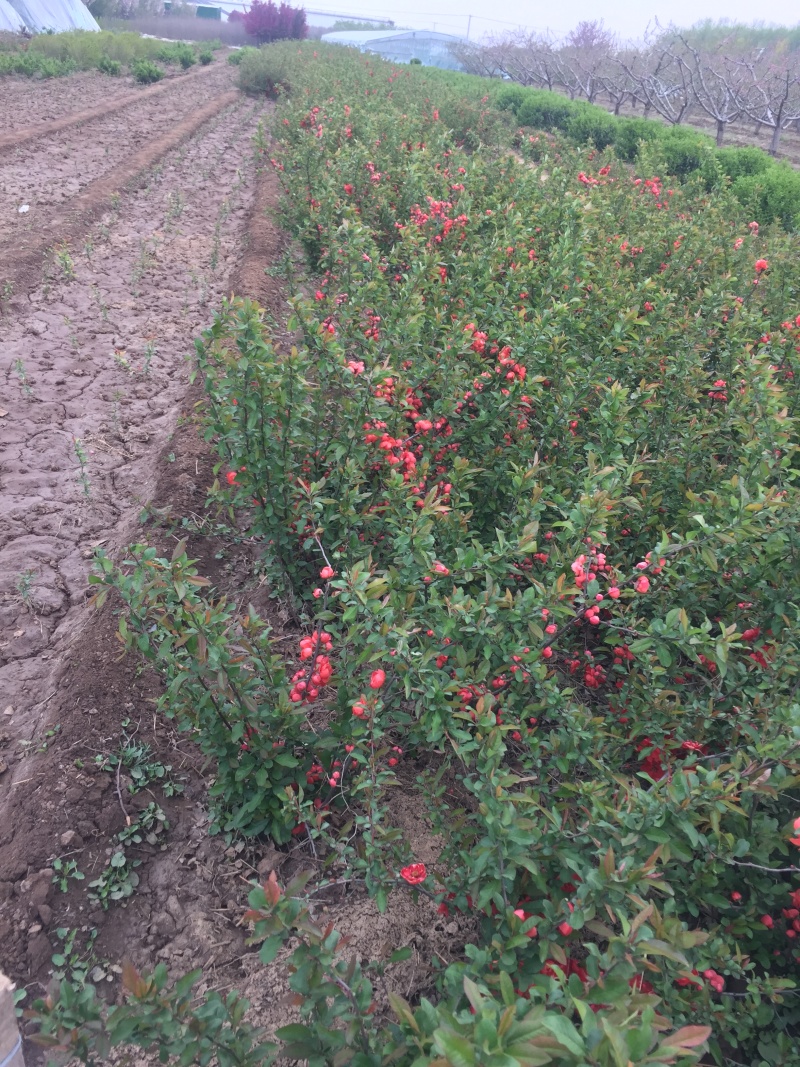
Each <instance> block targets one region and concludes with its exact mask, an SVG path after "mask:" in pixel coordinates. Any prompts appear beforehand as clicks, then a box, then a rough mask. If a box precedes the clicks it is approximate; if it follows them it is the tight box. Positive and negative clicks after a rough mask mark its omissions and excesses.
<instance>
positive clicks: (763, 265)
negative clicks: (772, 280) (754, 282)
mask: <svg viewBox="0 0 800 1067" xmlns="http://www.w3.org/2000/svg"><path fill="white" fill-rule="evenodd" d="M755 267H756V274H761V272H762V271H765V270H766V269H767V267H769V263H767V261H766V260H765V259H757V260H756V263H755Z"/></svg>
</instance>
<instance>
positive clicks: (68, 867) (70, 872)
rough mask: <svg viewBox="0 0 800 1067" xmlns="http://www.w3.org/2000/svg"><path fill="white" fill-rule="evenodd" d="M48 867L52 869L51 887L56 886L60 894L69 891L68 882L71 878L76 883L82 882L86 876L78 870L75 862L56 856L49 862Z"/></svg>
mask: <svg viewBox="0 0 800 1067" xmlns="http://www.w3.org/2000/svg"><path fill="white" fill-rule="evenodd" d="M50 866H51V867H52V868H53V871H54V874H53V885H57V886H58V888H59V889H60V890H61V892H62V893H66V892H67V890H68V889H69V880H70V878H72V879H73V880H74V881H76V882H82V881H83V880H84V878H85V877H86V875H85V874H84V873H83V872H82V871H79V870H78V861H77V860H64V859H62V858H61V857H60V856H56V858H55V859H54V860H52V861H51V863H50Z"/></svg>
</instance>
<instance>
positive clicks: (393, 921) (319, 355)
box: [0, 43, 800, 1067]
mask: <svg viewBox="0 0 800 1067" xmlns="http://www.w3.org/2000/svg"><path fill="white" fill-rule="evenodd" d="M186 77H188V76H186ZM233 77H234V75H233V70H232V68H231V67H229V66H225V67H223V66H221V65H219V66H218V65H212V66H211V67H210V68H209V70H208V72H207V74H205V75H203V76H202V77H201V76H200V75H198V76H197V78H198V81H197V83H196V84H197V85H198V86H201V85H202V86H204V87H205V89H206V91H207V93H208V96H207V107H208V108H209V109H211V108H213V107H214V106H216V108H217V112H216V114H215V115H213V116H211V115H209V116H205V114H204V113H203V114H201V110H202V109H201V108H196V107H194V106H193V105H189V104H182V103H181V101H182V100H186V99H187V98H186V97H185V96H183V95H182V94H181V90H180V88H179V86H180V84H181V83H180V81H179V82H177V83H176V86H175V88H174V90H172V89H171V90H170V92H171V93H172V92H173V91H174V93H175V96H174V97H173V96H170V97H169V99H170V100H174V106H173V107H172V108H171V109H170V116H171V119H172V122H173V123H174V127H175V129H179V130H180V129H182V124H183V123H190V122H192V116H194V122H195V123H196V124H198V125H197V128H196V129H192V130H191V131H189V130H187V131H186V132H185V133H183V132H181V133H180V142H179V144H178V145H175V146H171V147H170V146H165V147H164V148H163V153H164V154H163V155H162V156H161V157H159V160H158V161H157V162H156V161H151V162H150V163H148V164H147V167H148V168H149V169H148V170H147V172H146V176H145V175H144V174H143V176H142V178H141V179H140V181H139V183H138V187H137V188H136V189H133V190H130V191H129V192H127V193H126V194H125V195H124V196H122V197H120V196H119V195H116V194H113V193H111V191H110V186H109V187H107V186H108V182H109V181H110V179H109V178H108V175H109V174H112V175H113V174H115V173H116V170H117V169H118V168H119V167H121V166H124V164H125V160H126V159H128V160H130V159H133V158H134V157H136V158H138V156H137V152H142V151H145V150H146V149H147V147H148V145H147V144H143V145H141V146H137V144H136V136H137V135H136V131H137V130H141V131H146V130H147V129H148V127H149V124H152V122H153V121H154V119H153V118H152V117H150V116H151V115H152V114H153V113H156V114H163V109H164V107H165V103H164V101H165V100H166V99H167V98H166V97H150V98H145V99H143V100H142V101H141V102H140V103H139V104H136V105H125V107H126V108H127V107H131V122H130V124H129V125H130V130H131V133H130V142H127V141H126V142H125V143H124V144H121V145H118V144H117V143H116V142H115V141H114V139H113V136H112V134H111V133H109V134H108V135H107V140H105V141H102V136H104V135H103V134H102V131H103V130H106V129H108V130H110V131H113V129H114V126H113V117H102V118H101V117H98V118H97V120H93V121H96V123H97V130H98V136H97V139H96V140H95V139H90V138H85V137H84V136H83V131H85V129H88V127H84V126H83V125H81V126H80V127H79V129H80V131H81V136H78V135H77V133H76V132H75V131H73V129H72V128H71V127H70V128H69V129H66V128H65V129H63V130H61V131H59V132H56V133H54V134H53V135H52V136H53V138H55V139H56V140H54V141H53V145H54V150H53V152H52V156H53V157H55V158H54V160H53V162H56V161H58V166H66V165H67V163H68V161H69V159H70V158H72V157H73V156H74V157H75V158H78V157H79V158H80V160H81V164H80V168H79V171H80V176H79V177H76V178H75V182H76V184H75V185H74V186H71V187H70V189H71V192H70V197H71V198H72V199H71V200H70V201H68V203H74V202H75V201H77V200H78V199H79V198H80V197H85V196H87V195H90V191H91V189H92V187H93V185H95V183H97V184H96V185H95V188H97V189H99V190H100V194H98V200H97V203H98V208H97V209H95V208H94V207H83V208H81V210H80V211H77V212H76V211H73V213H72V214H71V215H69V216H68V217H67V218H66V220H65V223H64V225H65V237H64V241H63V242H59V243H58V244H57V245H55V246H53V248H52V251H51V252H50V253H49V254H48V256H46V257H45V263H46V269H45V273H44V276H43V277H34V274H35V272H36V269H37V268H36V266H35V263H36V252H35V250H36V249H37V248H38V247H39V246H38V245H37V243H36V238H35V234H33V235H31V236H30V237H25V236H20V237H15V233H16V232H17V231H15V229H14V224H15V219H14V218H13V216H12V215H11V214H10V213H9V215H8V217H7V218H5V217H4V218H2V219H0V226H3V227H5V229H3V230H0V240H2V241H4V242H5V247H6V248H7V249H9V250H11V249H12V247H19V249H20V250H21V251H20V253H19V264H20V265H19V268H18V270H17V272H16V275H15V280H14V282H13V285H12V287H11V290H10V291H9V292H8V294H7V299H6V306H5V312H6V316H5V317H4V318H3V319H2V320H0V323H2V329H3V330H4V334H5V336H4V341H5V344H4V348H3V355H2V359H3V360H4V361H5V365H4V367H3V373H4V382H5V383H6V393H7V395H8V397H9V400H8V401H5V400H4V402H3V405H2V407H3V414H2V416H1V417H0V441H3V443H4V445H5V446H6V455H10V456H11V461H10V462H8V463H7V464H6V466H5V468H4V469H3V481H2V483H0V491H2V493H3V494H4V499H3V500H2V501H0V507H1V508H2V509H3V511H4V513H6V514H8V515H9V516H10V517H11V524H10V526H9V530H10V533H9V534H4V535H3V536H4V537H5V540H4V541H3V542H0V565H1V566H2V572H1V573H2V578H1V580H2V582H3V583H4V585H3V587H2V588H3V596H4V599H3V601H2V611H3V616H2V617H3V622H4V630H5V631H7V632H10V633H11V634H13V638H12V640H10V641H7V640H6V639H5V638H4V642H5V644H4V647H3V649H2V653H3V655H4V656H5V657H6V662H5V664H4V665H3V666H0V681H2V684H3V685H4V688H5V690H6V691H7V692H8V693H10V694H11V696H10V697H9V698H8V707H7V708H6V709H5V715H4V719H3V722H2V724H0V727H2V736H3V740H4V743H5V748H4V749H3V750H2V753H3V760H4V770H3V772H2V774H0V788H2V789H3V791H4V793H5V801H4V804H5V806H4V809H3V812H2V815H0V820H1V821H0V870H2V871H3V875H2V876H1V877H2V881H0V909H2V910H0V944H2V946H3V953H4V956H3V959H2V963H3V966H4V967H5V969H7V970H8V971H9V972H10V973H11V974H12V977H13V978H14V979H15V980H17V981H18V983H20V985H22V986H24V987H25V988H26V989H27V994H26V997H25V999H24V1000H23V1001H22V1004H21V1006H22V1007H23V1008H24V1009H26V1012H25V1021H24V1024H23V1025H24V1026H25V1028H26V1030H25V1032H26V1036H27V1037H28V1039H30V1040H32V1039H33V1038H34V1037H36V1035H37V1034H38V1041H39V1043H40V1044H41V1043H42V1042H43V1043H45V1044H49V1045H50V1046H51V1049H52V1050H53V1051H51V1052H50V1053H49V1055H56V1056H60V1057H61V1058H62V1059H68V1058H69V1056H77V1057H78V1059H79V1060H80V1061H81V1062H84V1063H95V1062H96V1063H105V1062H118V1061H119V1062H121V1058H125V1057H126V1056H128V1055H130V1056H133V1057H134V1061H135V1062H141V1063H155V1062H157V1061H158V1052H157V1051H156V1050H159V1051H160V1056H161V1062H165V1061H169V1062H174V1063H183V1064H191V1063H198V1064H201V1063H209V1062H216V1063H219V1064H220V1065H221V1067H224V1065H228V1064H240V1065H253V1067H255V1065H256V1064H265V1063H271V1062H287V1061H289V1060H300V1061H306V1062H308V1063H309V1064H310V1065H312V1067H322V1065H324V1064H334V1065H337V1067H344V1065H346V1064H352V1065H353V1067H369V1065H376V1067H377V1065H380V1064H401V1065H408V1067H411V1065H414V1067H417V1065H420V1067H421V1065H422V1064H431V1063H432V1064H436V1065H441V1067H446V1065H452V1067H472V1065H478V1064H481V1065H484V1064H485V1065H487V1067H516V1065H520V1067H527V1065H531V1067H539V1065H545V1064H557V1065H563V1067H584V1065H597V1067H628V1065H635V1067H638V1065H642V1067H644V1065H645V1064H649V1065H657V1064H663V1065H667V1064H691V1063H702V1064H717V1065H720V1067H742V1065H746V1067H796V1065H797V1064H798V1063H800V1005H798V999H797V996H798V986H797V978H796V976H797V972H798V963H800V948H798V947H797V943H796V942H797V935H798V933H799V932H800V878H798V876H799V875H800V864H798V857H799V855H800V853H799V852H798V850H800V777H799V775H800V702H798V699H797V687H798V678H799V677H800V674H798V667H800V659H799V658H798V657H799V655H800V652H799V649H798V622H799V620H800V599H799V596H798V594H799V593H800V588H799V587H798V583H800V571H798V566H797V554H798V549H799V548H800V543H798V518H799V517H800V515H799V514H798V513H799V512H800V498H799V497H798V485H797V482H798V468H797V467H796V466H795V464H796V463H797V461H798V434H797V424H796V419H797V415H798V406H799V403H800V394H798V388H800V377H798V375H800V291H799V290H800V266H799V265H798V264H799V263H800V260H798V255H797V253H798V238H797V235H796V233H795V231H794V226H795V222H796V219H797V217H798V213H800V205H797V206H796V209H794V210H793V205H792V204H791V203H789V201H788V200H787V197H786V195H785V194H786V190H787V189H789V188H790V186H789V185H786V184H785V183H784V185H783V186H782V190H783V192H782V196H783V199H782V200H781V207H780V210H778V209H777V208H775V209H774V210H773V209H772V208H769V205H770V204H773V203H774V202H775V201H774V198H773V200H770V199H769V197H768V196H767V197H764V198H762V199H761V200H760V199H759V197H761V196H762V188H761V186H760V185H759V183H758V181H757V180H754V181H753V182H751V183H750V184H749V185H746V186H741V185H740V186H739V187H738V188H737V187H736V185H735V182H734V183H733V184H732V181H731V178H732V175H731V173H730V167H731V166H733V164H732V163H731V162H730V161H731V159H733V157H731V156H726V157H720V156H718V155H716V154H715V152H714V149H713V147H707V148H705V147H703V146H702V145H700V146H697V145H693V146H692V148H691V153H690V154H691V159H692V165H691V166H688V165H684V163H685V161H686V159H687V158H688V156H687V154H686V151H684V147H681V149H680V152H678V151H677V149H676V147H675V144H674V142H673V143H670V142H669V141H668V140H666V139H665V141H664V142H663V143H662V142H661V141H659V140H648V139H647V138H646V137H644V138H642V139H641V140H638V141H637V140H636V139H634V138H632V136H631V137H628V140H627V143H626V146H625V148H624V149H623V147H622V145H623V133H622V132H620V131H623V130H627V129H630V128H628V127H625V128H623V127H615V132H614V137H613V138H609V140H608V141H606V144H607V147H606V148H605V150H602V151H600V150H598V149H597V148H596V147H594V146H592V145H591V144H590V145H589V146H588V147H587V146H584V145H582V144H580V143H577V144H576V142H578V141H580V139H581V138H579V137H578V136H577V134H576V129H577V126H576V124H575V123H576V121H577V120H574V116H572V115H568V116H567V117H566V119H565V123H566V124H567V125H565V130H564V131H563V132H546V131H543V130H541V129H537V128H536V127H535V126H533V125H527V124H524V123H523V122H522V120H521V117H520V116H521V114H522V113H523V111H522V109H523V106H526V107H528V112H527V113H528V114H533V113H534V110H535V108H536V107H539V106H543V105H540V101H539V98H535V99H534V98H533V97H531V98H530V101H531V102H530V104H528V103H527V102H526V101H527V100H528V98H523V97H515V98H514V99H511V97H510V96H508V94H506V96H505V97H502V96H501V95H500V94H501V92H502V91H503V90H504V87H502V86H499V87H497V86H489V85H487V83H486V82H484V81H481V80H479V79H477V78H468V77H464V76H452V77H451V76H447V75H443V74H442V73H441V72H429V71H425V70H423V69H421V68H396V67H393V66H391V65H389V64H385V63H382V62H378V61H375V60H372V59H367V58H365V57H362V56H358V55H355V54H350V53H349V52H346V51H344V50H336V49H326V48H322V47H317V48H314V47H313V46H312V45H300V46H298V44H297V43H287V44H281V45H271V46H268V47H266V48H264V49H261V50H259V51H258V52H256V51H255V50H253V51H248V52H247V54H246V55H244V57H242V61H241V65H240V68H239V78H240V82H239V84H240V85H241V86H242V87H243V88H245V89H247V90H250V93H251V95H249V96H246V95H237V94H235V93H233V92H232V90H231V86H232V79H233ZM184 84H185V83H184ZM256 90H258V92H256ZM265 93H266V94H268V95H271V96H277V102H276V103H275V104H274V105H273V104H272V103H268V102H267V101H266V100H265V96H264V94H265ZM189 96H191V94H189ZM182 107H183V108H185V111H184V114H185V118H182V112H181V108H182ZM53 118H54V119H57V118H58V116H56V115H54V116H53ZM262 119H266V122H265V123H262V122H261V120H262ZM569 122H573V125H572V126H569V125H568V123H569ZM104 124H109V125H104ZM90 125H92V124H91V123H90ZM167 133H168V130H167V129H165V130H164V135H165V136H166V135H167ZM125 136H127V134H125ZM48 137H49V135H48ZM62 139H63V140H62ZM48 143H50V142H49V140H48V139H34V140H31V141H30V142H29V143H26V144H24V146H20V147H19V148H18V149H17V151H16V152H15V153H13V154H11V155H8V154H4V155H0V181H3V182H8V183H9V188H13V189H14V191H15V194H14V195H15V197H18V196H19V195H21V192H22V191H23V190H25V189H30V190H31V192H30V193H29V194H28V195H29V196H30V197H31V204H32V205H33V203H34V198H36V203H37V204H41V211H42V213H43V214H42V216H41V217H42V218H43V219H45V220H47V223H46V224H47V226H48V227H49V228H50V230H51V231H52V227H53V225H54V223H53V221H52V219H53V216H54V215H55V217H59V218H60V213H61V212H62V210H63V209H62V207H61V205H59V204H57V203H55V201H56V199H57V196H58V190H59V189H63V188H64V183H63V181H61V180H60V179H59V175H60V174H62V173H64V174H66V170H65V171H59V172H58V173H56V172H53V171H48V169H47V167H46V165H45V156H44V153H45V152H46V149H47V145H48ZM98 143H102V144H104V145H105V146H106V147H107V149H108V151H107V152H98V151H97V144H98ZM150 148H151V149H152V145H151V146H150ZM750 151H752V150H750ZM737 158H738V157H737ZM748 158H749V157H748ZM676 160H677V161H678V162H679V163H680V168H679V174H676V173H675V170H674V167H675V164H676ZM723 160H724V161H725V162H723ZM726 166H727V167H728V170H727V171H726ZM106 168H107V169H106ZM671 171H672V172H671ZM746 173H747V174H748V175H751V176H753V175H756V176H757V175H758V173H761V172H759V171H758V167H757V166H755V167H754V168H753V167H751V169H750V170H749V171H747V172H746ZM781 174H782V172H781ZM26 181H27V182H28V183H29V184H28V185H26V184H25V183H26ZM104 181H105V182H106V184H105V185H104V184H102V183H103V182H104ZM781 181H783V179H782V178H781ZM82 183H83V184H82ZM775 189H777V185H776V186H775ZM774 192H775V190H773V193H774ZM745 194H746V195H745ZM772 195H773V194H772V193H771V194H770V196H772ZM776 195H777V193H775V196H776ZM104 197H112V199H110V200H108V202H106V201H105V200H104V199H103V198H104ZM762 202H763V203H764V204H765V205H768V206H767V207H765V212H766V213H767V215H768V217H765V218H759V217H758V216H757V215H756V216H755V217H754V215H753V213H752V210H751V209H752V205H754V204H756V205H757V204H759V203H762ZM37 210H38V209H37ZM95 210H97V212H98V213H97V217H94V215H93V214H92V213H93V212H94V211H95ZM48 212H50V213H53V214H50V215H48V214H47V213H48ZM28 215H31V216H32V223H33V226H34V229H35V225H36V219H35V218H34V217H33V216H34V209H33V206H32V207H31V210H30V212H27V213H24V216H23V217H24V218H25V219H27V217H28ZM87 222H91V226H88V227H87V225H86V223H87ZM24 225H25V224H24V223H23V226H24ZM43 225H44V223H43ZM80 227H83V228H84V230H85V232H86V234H87V235H88V236H85V237H83V238H81V241H82V244H76V243H75V242H76V235H77V232H78V229H79V228H80ZM19 233H20V234H23V231H22V230H20V231H19ZM40 259H41V255H40ZM12 263H13V260H12ZM17 279H18V280H17ZM193 338H195V339H196V340H195V344H194V352H193V358H192V360H191V361H188V362H187V361H186V360H185V359H184V357H185V356H188V355H189V353H190V350H191V345H192V339H193ZM190 373H191V377H192V381H191V384H190V381H189V376H190ZM5 409H8V410H5ZM2 435H5V436H2ZM87 601H88V603H87ZM0 710H1V709H0ZM248 902H249V910H248ZM51 977H54V978H55V982H54V983H53V984H52V985H51V986H50V988H49V994H48V995H47V996H45V989H46V987H47V985H48V979H49V978H51ZM242 997H243V998H244V999H242ZM131 1045H132V1046H135V1047H136V1051H133V1052H132V1051H130V1049H129V1050H128V1051H127V1052H126V1051H124V1048H125V1046H131ZM117 1047H119V1049H118V1050H117V1051H114V1049H117ZM30 1054H31V1057H32V1062H36V1060H35V1057H37V1056H40V1055H41V1053H37V1052H35V1051H34V1045H33V1044H31V1045H30Z"/></svg>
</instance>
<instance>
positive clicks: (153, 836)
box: [117, 802, 169, 845]
mask: <svg viewBox="0 0 800 1067" xmlns="http://www.w3.org/2000/svg"><path fill="white" fill-rule="evenodd" d="M168 827H169V823H168V822H167V816H166V815H165V814H164V810H163V809H162V808H161V807H160V805H158V804H155V803H152V802H151V803H150V804H148V805H147V807H146V808H145V809H144V811H141V812H139V816H138V818H137V819H136V821H135V822H132V823H131V824H130V826H126V827H125V828H124V829H122V830H120V832H119V833H118V834H117V841H119V843H120V844H121V845H142V844H145V843H146V844H148V845H156V844H158V835H159V834H160V833H161V832H162V830H166V829H167V828H168Z"/></svg>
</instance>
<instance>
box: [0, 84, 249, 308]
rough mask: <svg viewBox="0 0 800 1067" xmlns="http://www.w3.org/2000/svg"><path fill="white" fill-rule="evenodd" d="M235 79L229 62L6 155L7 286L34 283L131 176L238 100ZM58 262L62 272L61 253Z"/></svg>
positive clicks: (2, 279)
mask: <svg viewBox="0 0 800 1067" xmlns="http://www.w3.org/2000/svg"><path fill="white" fill-rule="evenodd" d="M232 79H233V73H232V70H231V68H230V67H224V66H218V67H216V68H215V69H214V70H213V75H208V76H206V78H204V79H203V81H201V82H198V81H195V82H193V83H190V84H186V83H185V82H179V83H176V84H174V86H173V87H172V88H171V92H170V93H169V94H168V95H167V94H162V95H160V96H159V97H156V98H150V99H148V100H146V101H143V102H142V103H140V104H137V105H135V106H133V107H129V108H125V109H124V110H123V112H122V113H121V114H118V113H114V114H112V115H109V116H104V117H101V118H99V119H96V120H94V121H92V122H90V123H86V124H84V125H83V126H81V127H72V128H70V129H68V130H66V131H63V132H62V133H60V134H58V135H56V136H54V137H53V138H47V139H43V140H39V141H37V142H35V143H34V144H32V145H29V146H25V147H23V148H21V149H19V151H18V152H16V153H14V155H13V156H12V157H10V158H9V157H6V158H5V159H3V160H2V165H1V166H0V189H2V190H3V192H4V193H5V200H4V203H5V208H4V210H2V211H0V257H2V258H0V262H2V264H3V265H2V267H0V284H2V285H3V287H4V290H3V291H4V292H5V291H7V290H8V289H9V288H10V290H11V291H18V290H19V289H20V287H21V286H22V287H23V288H25V287H28V286H30V284H31V282H32V280H33V277H32V275H31V272H32V271H33V272H34V273H35V272H36V270H37V268H38V267H39V265H40V264H41V263H42V262H43V258H44V253H45V252H46V251H47V250H48V249H51V250H52V249H55V248H57V247H58V246H60V245H61V244H62V243H63V242H64V241H67V240H70V239H75V238H80V237H82V236H83V235H84V234H85V232H86V229H87V227H88V223H89V222H90V221H91V220H92V219H94V218H95V217H97V215H98V214H99V212H100V211H102V210H103V209H104V208H107V207H109V206H111V205H112V197H114V196H116V195H118V194H119V192H120V191H121V190H122V189H123V188H124V187H125V185H126V184H127V183H128V182H129V181H132V180H135V179H136V177H137V176H138V175H139V174H140V173H141V172H143V171H144V170H145V169H146V168H147V167H149V166H151V165H152V164H154V163H155V162H157V160H158V159H159V158H160V157H161V156H162V155H163V154H164V153H165V152H166V151H168V150H169V149H171V148H173V147H175V146H176V145H177V144H179V143H180V141H182V140H183V139H184V138H185V137H187V136H188V135H190V134H191V133H192V132H193V131H194V130H195V129H197V128H198V127H199V126H200V125H202V124H203V123H204V122H205V121H206V120H207V119H209V118H211V117H212V116H213V115H214V114H216V113H217V112H218V111H219V110H221V109H222V108H223V107H225V106H226V105H227V104H230V103H232V102H233V101H234V100H235V99H236V97H237V94H236V91H235V90H233V89H232V88H231V85H232ZM223 88H226V89H228V92H227V93H224V92H222V91H221V90H222V89H223ZM53 254H55V253H53ZM58 265H60V266H61V268H62V269H64V267H65V261H64V259H63V258H62V259H61V260H60V262H59V263H58Z"/></svg>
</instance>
